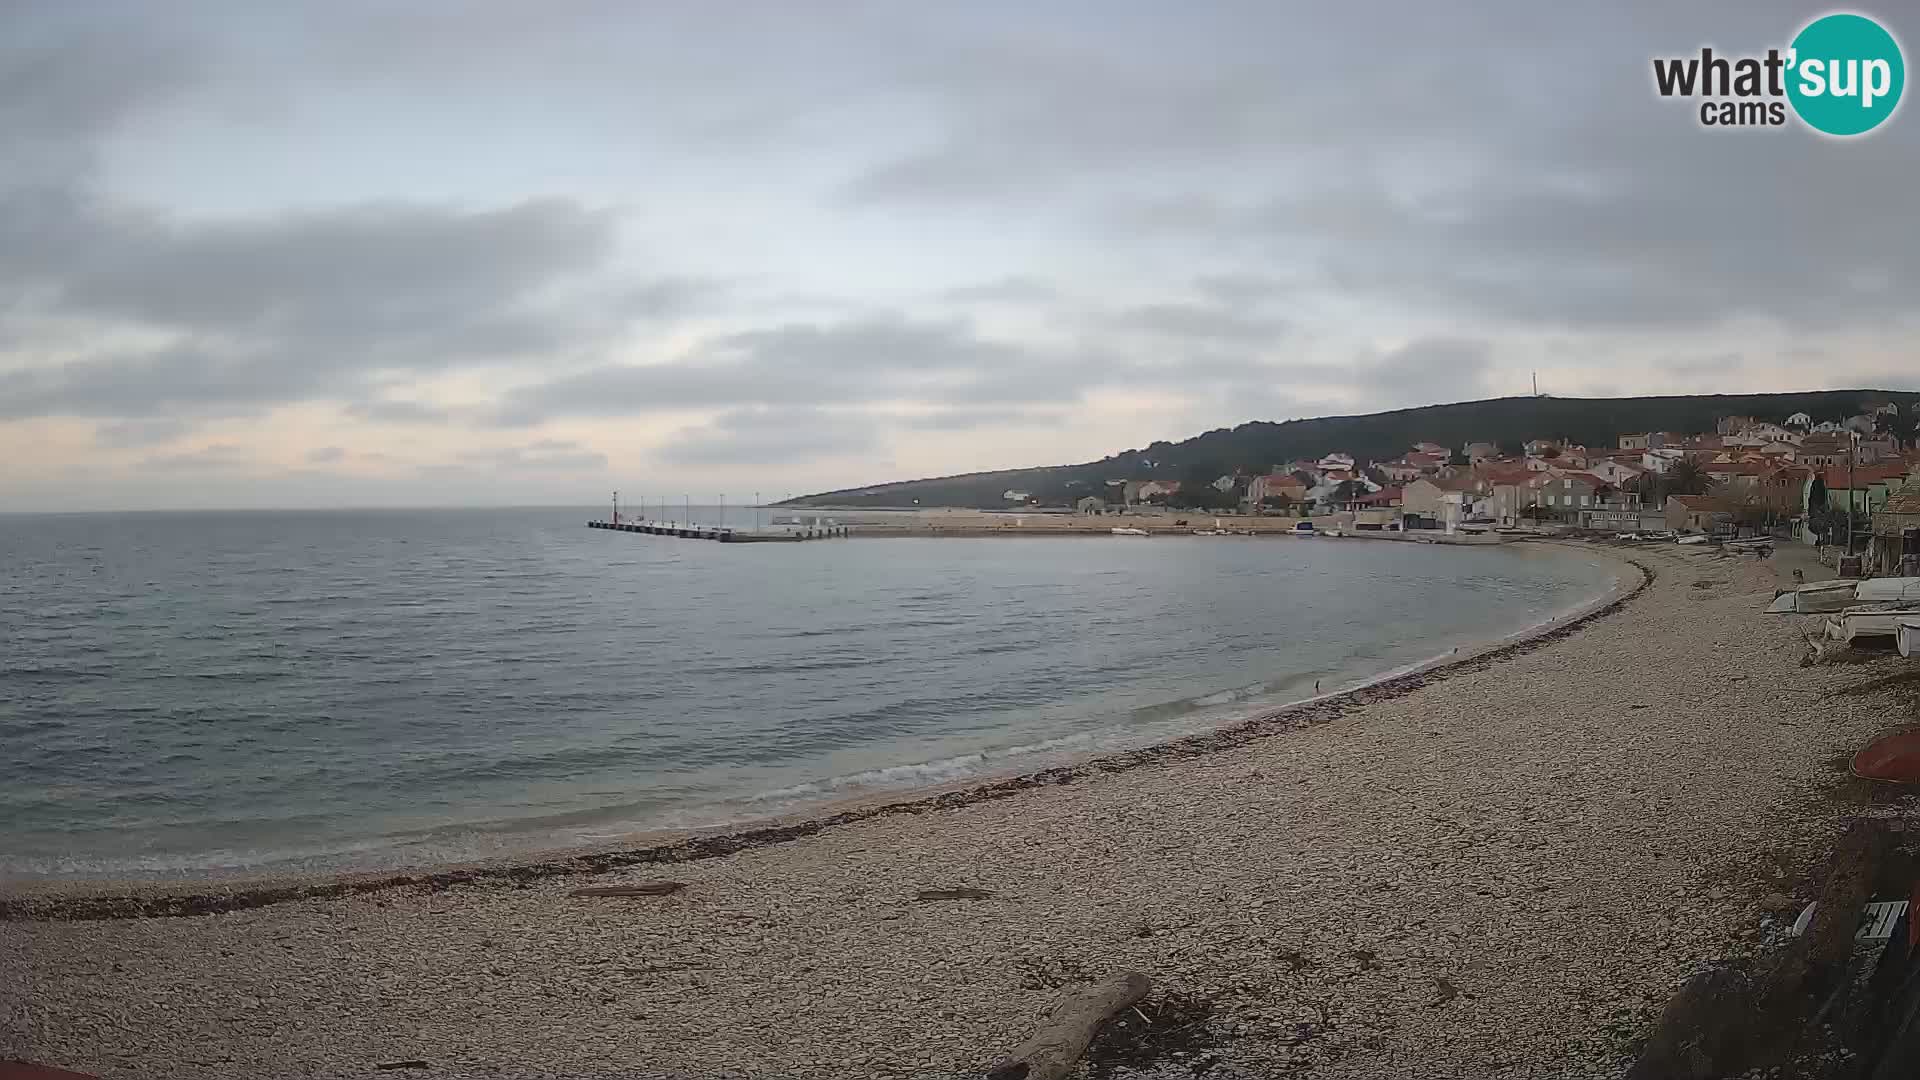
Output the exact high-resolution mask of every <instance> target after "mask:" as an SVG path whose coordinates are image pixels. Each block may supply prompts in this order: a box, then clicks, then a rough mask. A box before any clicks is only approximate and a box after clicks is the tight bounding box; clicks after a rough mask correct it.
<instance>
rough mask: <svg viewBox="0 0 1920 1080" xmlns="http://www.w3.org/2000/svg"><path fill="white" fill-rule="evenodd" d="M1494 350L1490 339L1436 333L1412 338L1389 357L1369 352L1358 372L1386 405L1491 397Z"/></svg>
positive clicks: (1361, 378) (1358, 375)
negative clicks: (1489, 378) (1488, 394)
mask: <svg viewBox="0 0 1920 1080" xmlns="http://www.w3.org/2000/svg"><path fill="white" fill-rule="evenodd" d="M1492 366H1493V350H1492V347H1491V346H1490V345H1489V344H1488V343H1487V342H1485V341H1475V340H1471V339H1466V338H1450V337H1434V338H1422V339H1419V340H1417V341H1411V342H1408V343H1407V344H1405V345H1402V346H1401V347H1399V348H1397V349H1394V350H1392V351H1390V352H1387V353H1385V354H1384V355H1379V356H1372V355H1369V356H1365V357H1363V358H1362V359H1361V361H1360V362H1359V363H1358V364H1357V365H1356V367H1355V375H1356V376H1357V377H1358V378H1359V379H1360V380H1361V381H1362V382H1364V383H1365V384H1367V385H1368V386H1369V387H1371V388H1372V389H1373V391H1374V393H1375V394H1376V395H1377V396H1378V399H1379V400H1380V401H1381V402H1382V403H1383V404H1390V405H1424V404H1429V403H1431V402H1435V401H1471V400H1473V399H1475V398H1480V397H1484V396H1486V387H1487V382H1486V380H1487V374H1488V372H1489V371H1490V370H1491V368H1492Z"/></svg>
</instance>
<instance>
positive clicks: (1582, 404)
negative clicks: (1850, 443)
mask: <svg viewBox="0 0 1920 1080" xmlns="http://www.w3.org/2000/svg"><path fill="white" fill-rule="evenodd" d="M1880 401H1891V402H1894V403H1896V404H1898V405H1899V406H1900V414H1901V420H1900V426H1901V429H1902V430H1901V433H1900V434H1901V437H1902V438H1903V439H1907V438H1911V437H1912V428H1911V425H1912V424H1913V423H1915V422H1920V410H1916V405H1917V404H1920V394H1917V393H1912V392H1897V391H1891V390H1824V391H1819V392H1815V393H1802V394H1714V395H1702V396H1695V397H1639V398H1561V397H1512V398H1494V399H1492V400H1489V401H1465V402H1460V403H1458V404H1453V405H1427V406H1423V407H1421V408H1417V409H1396V410H1394V411H1393V412H1383V413H1371V414H1368V415H1365V416H1324V417H1318V418H1315V419H1311V420H1289V421H1286V422H1285V423H1278V424H1276V423H1271V422H1268V421H1254V422H1252V423H1247V424H1241V425H1240V426H1239V427H1235V428H1220V429H1218V430H1215V431H1209V432H1207V433H1205V434H1203V435H1196V436H1194V437H1193V438H1191V439H1187V440H1184V441H1182V442H1177V443H1176V442H1165V441H1161V442H1156V443H1153V444H1152V445H1150V446H1146V447H1143V448H1141V449H1137V450H1127V451H1123V452H1121V453H1118V454H1115V455H1113V456H1112V457H1108V458H1104V459H1102V460H1100V461H1090V462H1085V463H1082V464H1079V465H1052V466H1045V467H1038V468H1031V469H1005V470H1000V471H997V472H979V473H963V474H961V475H958V476H942V477H936V478H933V479H928V480H907V481H901V482H895V483H884V484H874V485H871V486H868V487H859V488H846V489H843V490H840V491H826V492H821V493H819V494H817V495H804V496H801V497H799V498H796V499H792V500H790V501H789V502H788V504H787V505H797V506H912V505H915V504H916V503H917V504H918V505H921V506H974V507H996V506H1005V505H1006V500H1005V499H1003V498H1001V495H1002V493H1003V492H1005V491H1007V490H1008V489H1018V490H1022V491H1028V492H1031V493H1032V494H1033V495H1034V496H1036V497H1037V498H1039V499H1040V501H1041V502H1043V503H1065V502H1070V501H1072V500H1073V499H1075V498H1078V497H1079V496H1081V495H1086V494H1092V493H1102V494H1104V492H1105V490H1106V487H1105V484H1106V481H1108V480H1119V479H1128V480H1145V479H1166V480H1179V479H1185V478H1190V477H1198V476H1202V475H1204V476H1209V477H1211V476H1218V475H1220V474H1222V473H1227V472H1232V471H1234V470H1236V469H1242V470H1249V471H1264V470H1266V469H1268V468H1270V467H1272V466H1274V465H1277V464H1280V463H1282V462H1286V461H1291V460H1294V459H1296V458H1307V457H1312V458H1317V457H1319V456H1320V455H1322V454H1325V453H1328V452H1330V451H1336V450H1337V451H1343V452H1345V453H1349V454H1352V455H1354V456H1355V457H1356V458H1358V459H1360V460H1361V461H1387V460H1391V459H1393V458H1396V457H1399V456H1400V455H1401V454H1403V453H1405V452H1406V451H1407V449H1408V448H1410V447H1411V446H1412V445H1413V444H1414V443H1416V442H1434V443H1440V444H1441V445H1444V446H1448V447H1451V448H1453V449H1455V450H1458V449H1460V448H1461V447H1462V446H1464V445H1466V444H1467V443H1469V442H1491V443H1495V444H1498V445H1500V446H1502V447H1506V448H1517V446H1518V444H1520V443H1522V442H1525V441H1526V440H1528V439H1562V440H1567V441H1570V442H1574V443H1583V444H1585V445H1587V446H1596V447H1598V446H1615V445H1618V440H1619V437H1620V434H1621V433H1622V432H1641V431H1673V432H1681V433H1695V432H1712V431H1713V430H1714V426H1715V424H1716V422H1717V421H1718V420H1719V418H1720V417H1722V416H1726V415H1729V414H1733V415H1745V416H1753V417H1756V418H1758V419H1761V420H1772V421H1776V422H1778V421H1784V420H1785V419H1786V418H1787V417H1789V416H1791V415H1793V414H1794V413H1798V412H1804V413H1807V414H1808V415H1810V416H1812V417H1813V419H1814V420H1815V422H1818V421H1821V420H1839V419H1843V418H1845V417H1847V416H1851V415H1853V414H1855V413H1857V412H1859V411H1860V407H1861V405H1862V404H1864V403H1866V402H1880Z"/></svg>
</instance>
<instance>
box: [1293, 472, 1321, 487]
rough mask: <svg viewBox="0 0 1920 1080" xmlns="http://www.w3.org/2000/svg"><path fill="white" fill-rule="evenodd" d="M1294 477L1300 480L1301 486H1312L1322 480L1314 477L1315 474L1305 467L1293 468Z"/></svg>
mask: <svg viewBox="0 0 1920 1080" xmlns="http://www.w3.org/2000/svg"><path fill="white" fill-rule="evenodd" d="M1293 478H1294V479H1295V480H1298V481H1300V486H1301V487H1312V486H1313V485H1315V484H1317V483H1319V482H1320V481H1319V480H1317V479H1315V478H1314V475H1313V474H1312V473H1310V472H1308V471H1307V470H1305V469H1295V470H1293Z"/></svg>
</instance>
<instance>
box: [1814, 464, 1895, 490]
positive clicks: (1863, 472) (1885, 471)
mask: <svg viewBox="0 0 1920 1080" xmlns="http://www.w3.org/2000/svg"><path fill="white" fill-rule="evenodd" d="M1849 472H1851V473H1852V474H1853V479H1852V483H1854V484H1859V485H1860V486H1861V487H1865V486H1867V485H1869V484H1878V483H1883V482H1885V481H1888V480H1894V479H1898V478H1899V477H1903V476H1905V475H1907V464H1906V462H1903V461H1889V462H1885V463H1883V464H1880V465H1856V466H1854V467H1853V468H1852V469H1848V468H1847V467H1846V466H1845V465H1830V466H1828V467H1827V468H1826V469H1825V470H1824V471H1822V473H1821V476H1820V479H1821V480H1822V481H1823V482H1824V483H1825V484H1826V485H1827V487H1829V488H1837V489H1839V490H1841V491H1846V490H1847V489H1848V487H1849V482H1848V479H1847V474H1848V473H1849Z"/></svg>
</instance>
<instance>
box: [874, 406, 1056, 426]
mask: <svg viewBox="0 0 1920 1080" xmlns="http://www.w3.org/2000/svg"><path fill="white" fill-rule="evenodd" d="M1064 420H1065V417H1064V416H1063V415H1062V414H1060V413H1058V412H1052V411H1048V410H1044V409H1010V408H991V409H940V410H937V411H935V412H930V413H918V414H910V415H906V416H901V417H899V418H898V419H897V423H899V425H900V426H901V427H904V428H907V429H909V430H912V431H975V430H978V429H981V428H1001V427H1041V426H1045V425H1048V424H1058V423H1061V422H1062V421H1064Z"/></svg>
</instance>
